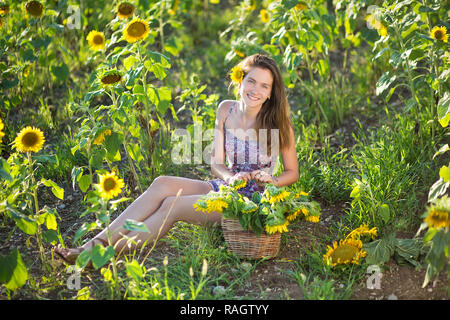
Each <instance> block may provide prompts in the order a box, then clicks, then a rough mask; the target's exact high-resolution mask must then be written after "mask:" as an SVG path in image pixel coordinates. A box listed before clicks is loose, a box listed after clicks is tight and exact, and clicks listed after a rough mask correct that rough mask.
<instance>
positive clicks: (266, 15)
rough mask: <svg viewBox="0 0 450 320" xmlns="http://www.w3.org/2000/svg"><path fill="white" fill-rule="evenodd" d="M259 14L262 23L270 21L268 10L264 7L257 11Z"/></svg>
mask: <svg viewBox="0 0 450 320" xmlns="http://www.w3.org/2000/svg"><path fill="white" fill-rule="evenodd" d="M259 14H260V16H261V21H262V22H264V23H268V22H269V21H270V16H269V12H268V11H267V10H265V9H262V10H261V11H260V12H259Z"/></svg>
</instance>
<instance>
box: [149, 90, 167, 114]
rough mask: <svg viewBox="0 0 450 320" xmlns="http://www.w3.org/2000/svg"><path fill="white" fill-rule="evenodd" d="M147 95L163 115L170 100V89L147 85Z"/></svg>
mask: <svg viewBox="0 0 450 320" xmlns="http://www.w3.org/2000/svg"><path fill="white" fill-rule="evenodd" d="M147 95H148V97H149V99H150V101H151V102H152V103H153V104H154V105H155V106H156V109H157V110H158V112H159V114H161V115H164V114H165V113H166V111H167V109H168V108H169V105H170V101H171V100H172V94H171V90H170V88H168V87H160V88H154V87H151V86H149V87H148V90H147Z"/></svg>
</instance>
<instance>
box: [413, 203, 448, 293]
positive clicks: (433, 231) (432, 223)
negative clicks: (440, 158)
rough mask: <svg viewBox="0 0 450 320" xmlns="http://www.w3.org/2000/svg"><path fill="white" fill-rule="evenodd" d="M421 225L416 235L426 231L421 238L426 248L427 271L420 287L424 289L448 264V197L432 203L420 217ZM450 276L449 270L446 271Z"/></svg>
mask: <svg viewBox="0 0 450 320" xmlns="http://www.w3.org/2000/svg"><path fill="white" fill-rule="evenodd" d="M422 218H423V223H422V225H421V226H420V228H419V231H418V232H417V234H419V233H420V232H421V231H422V230H424V229H428V230H427V232H426V233H425V235H424V237H423V241H424V243H425V245H426V246H427V248H428V252H427V255H426V257H425V260H426V262H427V264H428V265H427V271H426V273H425V279H424V282H423V285H422V287H425V286H426V285H427V284H428V283H429V282H430V280H431V279H432V278H433V277H435V276H437V275H438V274H439V273H440V272H441V271H442V270H445V267H446V266H447V267H448V264H449V255H448V251H449V247H450V232H449V229H450V197H448V196H447V195H444V196H443V197H441V198H437V199H435V200H433V201H432V203H431V205H430V206H428V207H427V209H426V210H425V212H424V214H423V215H422ZM448 274H449V276H450V270H449V271H448Z"/></svg>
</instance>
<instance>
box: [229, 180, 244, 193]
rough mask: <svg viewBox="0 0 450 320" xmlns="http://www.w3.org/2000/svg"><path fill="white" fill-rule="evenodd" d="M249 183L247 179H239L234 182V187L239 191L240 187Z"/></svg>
mask: <svg viewBox="0 0 450 320" xmlns="http://www.w3.org/2000/svg"><path fill="white" fill-rule="evenodd" d="M246 185H247V181H245V180H239V181H237V182H236V183H233V186H232V187H233V189H234V190H235V191H238V190H239V189H242V188H244V187H245V186H246Z"/></svg>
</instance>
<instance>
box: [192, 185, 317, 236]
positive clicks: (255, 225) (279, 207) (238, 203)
mask: <svg viewBox="0 0 450 320" xmlns="http://www.w3.org/2000/svg"><path fill="white" fill-rule="evenodd" d="M246 183H247V182H246V181H244V180H236V181H234V182H233V183H231V184H229V185H221V186H220V187H219V191H217V192H215V191H210V192H209V193H208V194H206V195H204V196H202V197H200V198H199V199H198V200H197V202H196V203H195V204H194V209H195V210H197V211H203V212H207V213H210V212H212V211H216V212H220V213H222V215H223V218H225V219H237V220H239V222H240V224H241V226H242V228H243V229H244V230H251V231H253V232H254V233H256V234H257V235H260V234H261V233H262V232H263V231H264V232H265V233H266V234H269V235H270V234H274V233H277V232H279V233H283V232H288V231H289V230H288V226H289V225H290V224H293V223H294V222H296V221H298V220H300V219H305V220H307V221H310V222H314V223H317V222H319V217H320V210H321V208H320V205H319V204H318V203H317V202H314V201H310V200H309V199H308V194H307V193H306V192H303V191H294V190H291V189H290V188H289V187H277V186H275V185H273V184H267V185H266V188H265V190H264V192H262V193H260V192H254V193H253V194H252V197H251V199H249V198H248V197H246V196H244V195H242V194H240V193H239V192H238V190H239V189H241V188H243V187H245V186H246Z"/></svg>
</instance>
